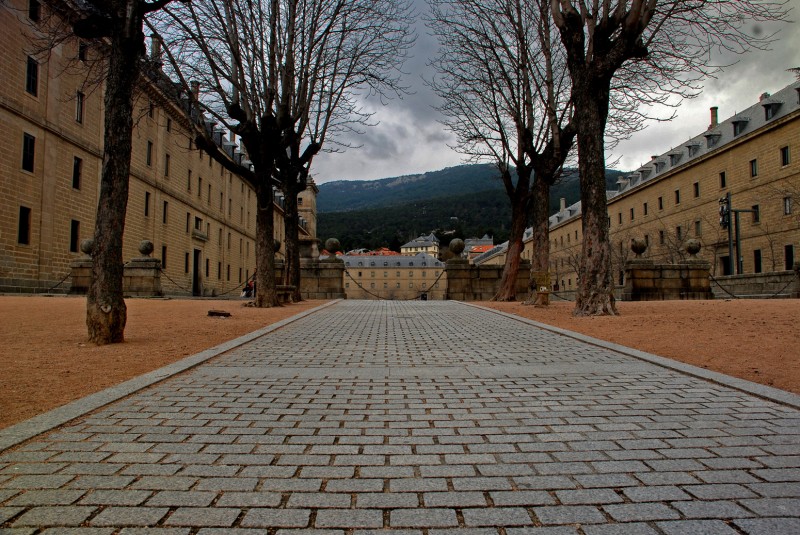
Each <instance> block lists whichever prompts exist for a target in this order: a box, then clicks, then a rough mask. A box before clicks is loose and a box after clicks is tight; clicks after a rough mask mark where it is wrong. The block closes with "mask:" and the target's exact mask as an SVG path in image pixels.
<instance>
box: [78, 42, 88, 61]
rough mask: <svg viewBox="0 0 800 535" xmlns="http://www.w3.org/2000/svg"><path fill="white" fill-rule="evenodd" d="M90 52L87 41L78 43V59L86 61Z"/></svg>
mask: <svg viewBox="0 0 800 535" xmlns="http://www.w3.org/2000/svg"><path fill="white" fill-rule="evenodd" d="M88 53H89V46H88V45H87V44H86V43H80V44H79V45H78V60H80V61H86V58H87V57H88Z"/></svg>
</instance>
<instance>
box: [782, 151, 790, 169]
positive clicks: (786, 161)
mask: <svg viewBox="0 0 800 535" xmlns="http://www.w3.org/2000/svg"><path fill="white" fill-rule="evenodd" d="M789 163H790V160H789V147H782V148H781V165H782V166H787V165H789Z"/></svg>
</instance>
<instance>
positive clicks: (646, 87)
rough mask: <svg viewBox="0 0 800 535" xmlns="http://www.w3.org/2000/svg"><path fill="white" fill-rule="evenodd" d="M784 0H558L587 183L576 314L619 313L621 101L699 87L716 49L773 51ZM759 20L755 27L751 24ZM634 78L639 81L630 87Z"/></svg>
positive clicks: (554, 0)
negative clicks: (772, 25) (767, 27)
mask: <svg viewBox="0 0 800 535" xmlns="http://www.w3.org/2000/svg"><path fill="white" fill-rule="evenodd" d="M785 5H786V2H785V1H783V0H777V1H768V0H690V1H686V0H632V1H630V2H629V1H627V0H617V1H611V0H609V1H604V2H599V1H597V0H595V1H593V2H588V1H587V0H551V9H552V13H553V20H554V22H555V24H556V26H557V28H558V30H559V33H560V35H561V43H562V45H563V47H564V51H565V53H566V57H567V65H568V69H569V73H570V78H571V79H572V92H573V93H572V94H573V104H574V106H575V123H576V125H577V128H578V136H577V140H578V153H579V157H580V159H579V169H580V180H581V201H582V223H583V253H582V261H581V267H580V272H579V285H580V286H579V289H578V295H577V299H576V308H575V313H576V314H578V315H596V314H616V313H617V311H616V306H615V303H614V296H613V288H614V285H613V280H612V272H611V254H610V240H609V228H608V216H607V208H606V192H605V145H604V134H605V131H606V123H607V120H608V114H609V106H610V103H611V102H612V100H613V99H614V98H615V96H614V93H613V92H612V88H613V87H615V86H617V87H619V86H627V87H628V90H629V92H628V93H625V92H622V93H616V98H628V99H630V100H632V101H636V100H639V99H645V100H652V99H653V98H654V95H667V94H673V95H678V96H684V97H687V96H692V95H695V94H697V92H698V91H699V87H698V85H697V81H698V80H699V79H700V78H702V77H704V76H708V75H711V74H713V73H714V72H715V71H716V68H715V67H714V66H713V65H712V64H711V61H710V57H709V56H710V51H711V50H714V49H717V50H719V49H721V50H725V51H728V52H733V53H744V52H746V51H748V50H750V49H752V48H765V47H767V46H768V44H769V43H770V41H771V40H772V39H773V37H774V35H772V34H762V33H760V32H761V28H760V26H759V25H758V24H759V23H762V22H768V21H779V20H785V19H786V16H787V14H788V11H787V9H786V8H785ZM751 22H755V23H756V25H755V26H754V28H755V30H754V31H750V28H751V27H748V24H749V23H751ZM627 81H631V82H636V83H631V84H628V83H627Z"/></svg>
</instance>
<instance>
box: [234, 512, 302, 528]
mask: <svg viewBox="0 0 800 535" xmlns="http://www.w3.org/2000/svg"><path fill="white" fill-rule="evenodd" d="M310 517H311V511H310V510H308V509H261V508H258V509H250V510H249V511H247V513H246V514H245V516H244V518H243V519H242V524H241V525H242V527H245V528H253V527H255V528H305V527H308V522H309V518H310Z"/></svg>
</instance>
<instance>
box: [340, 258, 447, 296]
mask: <svg viewBox="0 0 800 535" xmlns="http://www.w3.org/2000/svg"><path fill="white" fill-rule="evenodd" d="M339 258H340V259H341V260H342V261H344V265H345V273H344V288H345V293H346V294H347V298H348V299H387V300H391V299H398V300H403V299H419V298H423V297H422V296H423V295H424V298H425V299H431V300H433V299H444V298H445V294H446V290H447V275H446V273H445V270H444V269H445V265H444V262H441V261H439V260H437V259H436V258H435V257H433V256H431V255H429V254H427V253H417V254H416V255H414V256H403V255H397V256H340V257H339Z"/></svg>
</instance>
